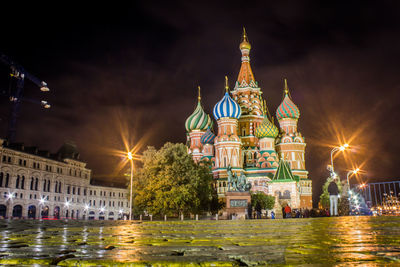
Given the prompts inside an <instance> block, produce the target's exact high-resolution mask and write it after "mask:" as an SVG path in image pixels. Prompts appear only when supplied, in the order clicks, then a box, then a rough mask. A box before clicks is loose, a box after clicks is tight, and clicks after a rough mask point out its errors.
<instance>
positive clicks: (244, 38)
mask: <svg viewBox="0 0 400 267" xmlns="http://www.w3.org/2000/svg"><path fill="white" fill-rule="evenodd" d="M243 41H246V42H248V41H249V40H247V34H246V29H245V27H244V26H243Z"/></svg>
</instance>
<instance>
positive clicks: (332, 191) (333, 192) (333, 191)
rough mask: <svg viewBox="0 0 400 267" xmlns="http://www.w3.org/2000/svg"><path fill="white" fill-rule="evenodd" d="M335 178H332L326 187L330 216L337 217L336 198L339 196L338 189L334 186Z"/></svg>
mask: <svg viewBox="0 0 400 267" xmlns="http://www.w3.org/2000/svg"><path fill="white" fill-rule="evenodd" d="M336 179H337V178H336V177H335V178H333V180H332V182H330V184H329V186H328V192H329V202H330V210H329V211H330V212H329V214H330V215H331V216H338V208H337V206H338V196H339V188H338V186H337V184H336Z"/></svg>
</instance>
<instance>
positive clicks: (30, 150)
mask: <svg viewBox="0 0 400 267" xmlns="http://www.w3.org/2000/svg"><path fill="white" fill-rule="evenodd" d="M91 174H92V173H91V170H90V169H88V168H86V163H85V162H82V161H80V160H79V153H78V152H77V149H76V146H75V145H74V144H71V143H66V144H64V145H63V146H62V147H61V148H60V150H59V151H58V152H57V153H56V154H50V153H48V152H47V151H40V150H38V149H37V148H36V147H24V146H23V145H22V144H12V145H9V144H8V143H7V142H6V141H4V140H2V139H0V218H23V219H39V218H43V219H89V220H92V219H100V220H117V219H123V218H124V217H126V216H127V214H129V201H128V190H127V189H126V188H116V187H107V186H97V185H91V184H90V179H91Z"/></svg>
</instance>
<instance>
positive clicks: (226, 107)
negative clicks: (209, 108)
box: [213, 92, 242, 120]
mask: <svg viewBox="0 0 400 267" xmlns="http://www.w3.org/2000/svg"><path fill="white" fill-rule="evenodd" d="M213 113H214V118H215V119H216V120H219V119H220V118H234V119H239V118H240V115H241V114H242V110H241V109H240V106H239V105H238V104H237V103H236V102H235V100H233V99H232V98H231V97H230V96H229V93H228V92H226V93H225V95H224V97H223V98H222V99H221V100H220V101H219V102H218V103H217V104H216V105H215V106H214V110H213Z"/></svg>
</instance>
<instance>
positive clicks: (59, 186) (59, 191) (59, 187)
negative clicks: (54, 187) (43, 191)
mask: <svg viewBox="0 0 400 267" xmlns="http://www.w3.org/2000/svg"><path fill="white" fill-rule="evenodd" d="M58 193H61V182H59V183H58Z"/></svg>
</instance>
